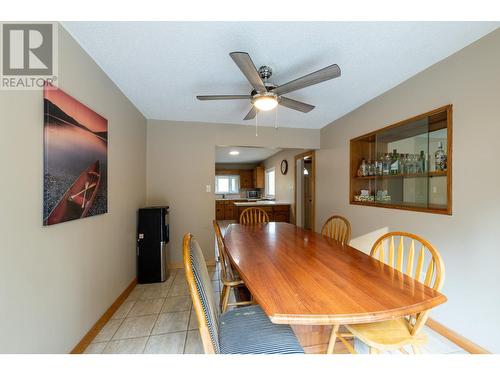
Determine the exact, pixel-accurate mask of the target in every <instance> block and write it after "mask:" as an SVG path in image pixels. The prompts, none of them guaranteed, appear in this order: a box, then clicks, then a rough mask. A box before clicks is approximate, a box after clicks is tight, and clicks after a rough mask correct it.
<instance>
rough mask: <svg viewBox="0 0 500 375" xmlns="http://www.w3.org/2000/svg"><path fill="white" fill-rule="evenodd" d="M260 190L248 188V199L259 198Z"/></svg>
mask: <svg viewBox="0 0 500 375" xmlns="http://www.w3.org/2000/svg"><path fill="white" fill-rule="evenodd" d="M259 195H260V192H259V191H258V190H248V191H247V198H248V199H257V198H259Z"/></svg>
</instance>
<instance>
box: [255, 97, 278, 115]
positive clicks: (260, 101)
mask: <svg viewBox="0 0 500 375" xmlns="http://www.w3.org/2000/svg"><path fill="white" fill-rule="evenodd" d="M253 105H254V106H255V107H256V108H257V109H258V110H259V111H270V110H271V109H274V108H276V106H277V105H278V98H277V96H276V95H275V94H271V93H265V94H257V95H255V96H254V97H253Z"/></svg>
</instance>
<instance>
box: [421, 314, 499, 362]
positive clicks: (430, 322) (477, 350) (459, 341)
mask: <svg viewBox="0 0 500 375" xmlns="http://www.w3.org/2000/svg"><path fill="white" fill-rule="evenodd" d="M426 325H427V326H428V327H429V328H430V329H432V330H433V331H436V332H437V333H439V334H440V335H441V336H444V337H446V338H447V339H448V340H450V341H451V342H453V343H455V344H456V345H458V346H460V347H461V348H462V349H463V350H465V351H467V352H469V353H471V354H491V353H490V352H489V351H487V350H486V349H484V348H481V347H480V346H479V345H477V344H475V343H473V342H472V341H470V340H469V339H467V338H465V337H463V336H462V335H460V334H458V333H456V332H454V331H452V330H451V329H449V328H447V327H445V326H444V325H442V324H441V323H439V322H436V321H435V320H434V319H431V318H428V319H427V323H426Z"/></svg>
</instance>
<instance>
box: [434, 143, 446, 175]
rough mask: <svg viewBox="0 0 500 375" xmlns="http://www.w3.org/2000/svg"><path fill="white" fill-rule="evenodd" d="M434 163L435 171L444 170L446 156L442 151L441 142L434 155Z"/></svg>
mask: <svg viewBox="0 0 500 375" xmlns="http://www.w3.org/2000/svg"><path fill="white" fill-rule="evenodd" d="M434 163H435V166H436V171H445V170H446V154H445V153H444V150H443V142H441V141H440V142H439V145H438V149H437V151H436V152H435V153H434Z"/></svg>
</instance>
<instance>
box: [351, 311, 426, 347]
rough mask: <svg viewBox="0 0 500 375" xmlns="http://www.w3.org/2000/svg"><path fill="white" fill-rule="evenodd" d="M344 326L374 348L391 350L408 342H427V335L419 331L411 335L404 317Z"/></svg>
mask: <svg viewBox="0 0 500 375" xmlns="http://www.w3.org/2000/svg"><path fill="white" fill-rule="evenodd" d="M346 328H347V329H348V330H349V331H350V332H351V333H352V334H353V335H354V336H355V337H357V338H359V339H360V340H361V341H363V342H364V343H365V344H367V345H369V346H372V347H374V348H379V349H385V350H391V349H399V348H400V347H402V346H405V345H409V344H416V345H422V344H425V343H426V342H427V335H426V334H425V333H419V334H417V335H415V336H412V335H411V333H410V327H409V324H408V321H407V320H406V319H405V318H399V319H394V320H387V321H385V322H377V323H365V324H353V325H348V326H346Z"/></svg>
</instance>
